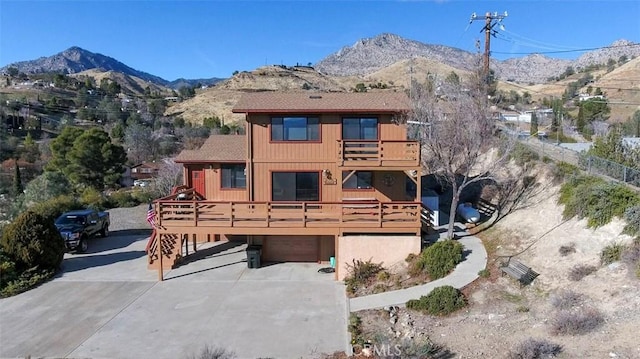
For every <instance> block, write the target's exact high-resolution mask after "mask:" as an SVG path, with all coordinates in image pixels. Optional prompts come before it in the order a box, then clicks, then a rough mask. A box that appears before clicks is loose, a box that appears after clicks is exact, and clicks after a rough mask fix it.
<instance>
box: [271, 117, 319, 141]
mask: <svg viewBox="0 0 640 359" xmlns="http://www.w3.org/2000/svg"><path fill="white" fill-rule="evenodd" d="M271 141H320V121H319V120H318V118H317V117H273V118H272V119H271Z"/></svg>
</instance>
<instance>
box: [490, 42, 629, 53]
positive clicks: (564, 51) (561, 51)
mask: <svg viewBox="0 0 640 359" xmlns="http://www.w3.org/2000/svg"><path fill="white" fill-rule="evenodd" d="M637 46H640V44H625V45H610V46H603V47H587V48H582V49H575V50H557V51H542V52H538V51H536V52H501V51H494V53H495V54H503V55H534V54H540V55H546V54H563V53H570V52H585V51H594V50H603V49H616V48H624V47H637Z"/></svg>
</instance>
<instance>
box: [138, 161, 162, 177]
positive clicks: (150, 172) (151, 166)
mask: <svg viewBox="0 0 640 359" xmlns="http://www.w3.org/2000/svg"><path fill="white" fill-rule="evenodd" d="M159 170H160V164H159V163H156V162H142V163H140V164H137V165H135V166H131V178H132V179H133V180H134V181H135V180H138V179H148V178H153V177H155V176H156V175H157V174H158V171H159Z"/></svg>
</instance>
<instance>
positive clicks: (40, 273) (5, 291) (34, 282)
mask: <svg viewBox="0 0 640 359" xmlns="http://www.w3.org/2000/svg"><path fill="white" fill-rule="evenodd" d="M55 273H56V272H55V270H53V269H38V268H31V269H28V270H26V271H24V272H22V273H20V274H17V273H16V274H15V276H14V277H11V278H9V279H5V278H4V277H3V279H2V281H0V298H5V297H10V296H13V295H17V294H20V293H22V292H25V291H27V290H29V289H31V288H33V287H36V286H38V285H39V284H41V283H44V282H46V281H47V280H49V279H51V278H53V276H54V275H55ZM2 275H3V276H4V272H3V274H2Z"/></svg>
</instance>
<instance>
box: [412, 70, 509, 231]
mask: <svg viewBox="0 0 640 359" xmlns="http://www.w3.org/2000/svg"><path fill="white" fill-rule="evenodd" d="M481 73H482V72H481V71H478V73H476V74H475V76H473V77H472V78H471V79H469V80H468V81H467V83H461V84H459V85H455V84H447V83H444V84H442V85H441V86H439V90H438V94H436V91H435V90H434V88H435V86H434V84H433V83H432V84H429V83H426V84H424V85H417V86H416V88H415V89H414V90H413V91H412V92H413V99H412V110H411V112H410V113H409V115H408V119H409V120H412V121H416V122H418V123H421V124H424V125H422V126H419V129H418V138H419V141H420V143H421V144H422V148H423V155H422V165H423V167H424V168H425V169H426V170H427V171H428V172H430V173H433V174H434V175H435V176H436V177H437V178H438V180H439V181H440V182H442V183H443V184H446V185H448V186H450V187H451V190H452V193H453V195H452V200H451V207H450V211H449V228H448V232H447V233H448V237H449V238H453V229H454V222H455V217H456V209H457V206H458V202H459V200H460V196H461V194H462V192H463V190H464V189H465V188H467V186H469V185H470V184H472V183H476V182H479V181H487V180H495V178H494V174H495V173H494V172H495V171H497V170H498V169H499V168H500V167H501V166H502V165H503V164H504V163H505V162H506V160H507V158H508V153H509V147H507V145H510V144H512V141H511V140H506V139H502V138H500V137H498V136H497V135H496V133H495V132H496V128H495V122H494V121H493V120H492V119H491V116H490V114H489V104H488V102H487V84H486V82H485V81H483V76H482V74H481ZM498 147H501V148H500V151H497V150H496V149H498Z"/></svg>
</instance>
